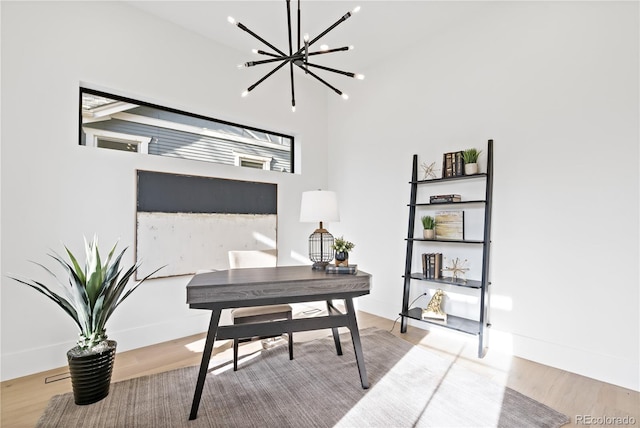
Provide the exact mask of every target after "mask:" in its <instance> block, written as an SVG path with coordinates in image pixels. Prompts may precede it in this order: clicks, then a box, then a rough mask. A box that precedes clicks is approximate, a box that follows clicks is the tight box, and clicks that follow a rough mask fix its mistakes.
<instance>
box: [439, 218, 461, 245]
mask: <svg viewBox="0 0 640 428" xmlns="http://www.w3.org/2000/svg"><path fill="white" fill-rule="evenodd" d="M435 217H436V239H456V240H463V239H464V211H438V212H436V215H435Z"/></svg>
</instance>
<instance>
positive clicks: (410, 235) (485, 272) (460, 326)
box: [400, 140, 493, 358]
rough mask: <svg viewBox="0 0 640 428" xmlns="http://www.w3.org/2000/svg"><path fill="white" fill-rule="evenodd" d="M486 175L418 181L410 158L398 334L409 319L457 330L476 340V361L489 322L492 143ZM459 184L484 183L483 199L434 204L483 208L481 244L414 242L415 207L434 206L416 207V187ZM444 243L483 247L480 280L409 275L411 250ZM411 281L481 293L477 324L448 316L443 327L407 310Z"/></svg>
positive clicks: (490, 143)
mask: <svg viewBox="0 0 640 428" xmlns="http://www.w3.org/2000/svg"><path fill="white" fill-rule="evenodd" d="M486 171H487V172H486V173H479V174H474V175H462V176H456V177H446V178H436V179H432V180H418V155H413V169H412V173H411V183H410V184H411V200H410V203H409V227H408V231H407V238H406V241H407V255H406V259H405V268H404V275H403V277H404V288H403V295H402V312H401V313H400V316H401V318H402V319H401V321H400V332H401V333H406V332H407V324H408V321H409V319H413V320H418V321H421V322H425V323H428V324H430V325H436V326H439V327H444V328H449V329H453V330H457V331H460V332H463V333H467V334H471V335H475V336H478V358H482V357H484V355H485V353H486V350H487V345H486V341H487V328H488V327H490V323H489V319H488V303H489V285H490V282H489V255H490V247H491V202H492V196H493V195H492V193H493V140H489V141H488V142H487V168H486ZM459 180H485V199H484V200H473V201H463V202H452V203H450V204H442V203H439V204H437V205H438V207H441V206H443V205H449V206H453V205H455V206H469V205H471V204H484V221H483V227H484V235H483V239H482V240H448V239H432V240H426V239H419V238H414V232H415V224H416V221H415V216H416V207H429V206H430V205H431V206H433V205H435V204H429V203H417V201H416V199H417V194H418V186H422V185H429V184H431V183H442V182H451V184H452V186H453V185H454V184H455V182H456V181H459ZM422 241H424V242H426V243H429V242H443V243H445V245H471V246H476V247H479V246H481V247H482V274H481V279H480V280H467V281H462V280H457V281H452V279H451V278H439V279H426V278H424V276H423V275H422V274H421V273H415V272H413V273H412V260H413V247H414V245H415V244H416V243H420V242H422ZM412 281H428V282H432V283H443V284H448V285H451V286H457V287H466V288H472V289H477V290H478V292H479V293H480V299H479V300H480V303H479V308H478V310H479V321H476V320H473V319H467V318H461V317H457V316H452V315H447V322H446V324H445V323H443V322H440V321H431V320H424V319H422V308H420V307H415V308H410V307H409V304H410V303H409V298H410V294H411V293H410V292H411V283H412Z"/></svg>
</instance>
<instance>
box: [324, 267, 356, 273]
mask: <svg viewBox="0 0 640 428" xmlns="http://www.w3.org/2000/svg"><path fill="white" fill-rule="evenodd" d="M325 271H326V272H327V273H338V274H352V275H353V274H356V273H358V265H349V266H334V265H327V267H326V268H325Z"/></svg>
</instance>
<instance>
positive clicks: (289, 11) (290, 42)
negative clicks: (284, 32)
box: [287, 0, 293, 56]
mask: <svg viewBox="0 0 640 428" xmlns="http://www.w3.org/2000/svg"><path fill="white" fill-rule="evenodd" d="M290 3H291V0H287V29H288V30H289V56H291V55H293V44H292V41H291V4H290Z"/></svg>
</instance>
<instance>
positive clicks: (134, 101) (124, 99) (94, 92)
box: [78, 86, 296, 174]
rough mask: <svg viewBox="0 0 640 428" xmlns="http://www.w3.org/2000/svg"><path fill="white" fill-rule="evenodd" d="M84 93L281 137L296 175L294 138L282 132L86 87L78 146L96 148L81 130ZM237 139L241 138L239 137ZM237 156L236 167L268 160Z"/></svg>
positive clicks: (94, 133) (81, 92)
mask: <svg viewBox="0 0 640 428" xmlns="http://www.w3.org/2000/svg"><path fill="white" fill-rule="evenodd" d="M85 93H86V94H91V95H96V96H99V97H105V98H110V99H113V100H117V101H120V102H123V103H130V104H136V105H140V106H146V107H150V108H155V109H159V110H163V111H166V112H170V113H175V114H181V115H186V116H190V117H193V118H196V119H201V120H208V121H214V122H217V123H220V124H222V125H228V126H234V127H239V128H243V129H245V130H247V131H248V132H261V133H264V134H268V135H269V134H270V135H275V136H278V137H282V138H288V139H289V140H290V141H291V145H290V150H289V165H290V171H289V173H290V174H295V173H296V168H295V163H294V160H295V137H294V136H293V135H289V134H285V133H282V132H276V131H271V130H266V129H261V128H257V127H254V126H247V125H243V124H240V123H235V122H230V121H227V120H221V119H217V118H214V117H209V116H204V115H200V114H197V113H191V112H188V111H184V110H179V109H175V108H172V107H166V106H162V105H159V104H154V103H149V102H146V101H142V100H137V99H133V98H130V97H124V96H121V95H117V94H113V93H109V92H104V91H100V90H96V89H91V88H87V87H86V86H80V90H79V103H78V117H79V119H78V144H79V145H87V146H91V145H93V147H97V146H96V145H95V142H94V140H95V138H93V137H92V139H91V142H90V141H89V134H88V133H86V132H85V131H84V129H83V117H82V95H83V94H85ZM85 126H88V127H90V124H86V125H85ZM94 131H97V130H94ZM108 132H111V131H101V133H104V134H106V133H108ZM83 133H84V134H85V135H86V137H87V138H86V141H85V144H82V135H83ZM113 134H116V133H113ZM93 135H94V136H95V135H98V132H93ZM105 137H107V138H117V139H119V140H130V141H131V142H132V143H133V142H135V141H134V140H136V139H137V138H138V137H135V138H131V136H130V135H129V136H127V137H126V138H124V136H120V137H115V136H114V137H109V136H107V135H105ZM140 138H142V139H146V140H151V139H150V138H147V137H140ZM239 138H242V137H239ZM139 142H140V143H141V144H142V145H139V150H138V153H143V152H142V150H143V149H145V142H144V141H142V140H140V141H139ZM148 143H149V141H147V142H146V147H148ZM144 153H145V154H147V153H148V150H145V152H144ZM238 155H239V156H240V157H238V156H237V155H236V154H235V153H234V160H235V162H234V163H235V164H236V166H239V165H240V159H241V158H246V160H250V161H254V162H255V161H259V162H267V161H266V159H268V158H266V157H264V158H263V157H255V159H254V156H251V155H247V154H244V153H238ZM258 158H259V159H258ZM270 161H271V159H269V162H270ZM221 165H224V164H221ZM227 165H229V164H227ZM265 165H267V164H265ZM263 169H265V170H271V169H270V168H263ZM274 171H276V172H285V171H277V170H274Z"/></svg>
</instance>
